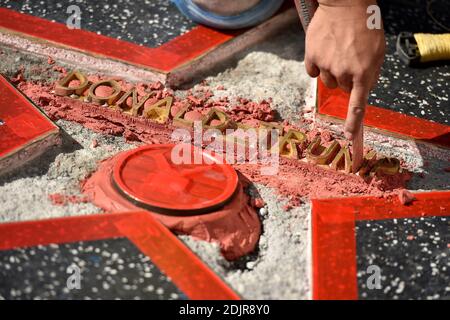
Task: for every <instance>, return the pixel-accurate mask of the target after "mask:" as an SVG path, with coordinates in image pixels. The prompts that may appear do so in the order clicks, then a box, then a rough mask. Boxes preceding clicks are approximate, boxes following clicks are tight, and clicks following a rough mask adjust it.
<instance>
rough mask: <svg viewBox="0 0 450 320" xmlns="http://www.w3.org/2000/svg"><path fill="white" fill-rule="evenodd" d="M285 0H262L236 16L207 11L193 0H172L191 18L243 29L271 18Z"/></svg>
mask: <svg viewBox="0 0 450 320" xmlns="http://www.w3.org/2000/svg"><path fill="white" fill-rule="evenodd" d="M283 1H284V0H261V1H260V2H259V3H258V4H257V5H256V6H254V7H253V8H251V9H249V10H247V11H244V12H242V13H240V14H238V15H234V16H221V15H217V14H214V13H212V12H209V11H206V10H204V9H202V8H201V7H199V6H198V5H196V4H195V3H194V2H193V1H192V0H172V2H173V3H175V5H176V6H177V7H178V9H179V10H180V11H181V12H182V13H183V14H184V15H185V16H187V17H188V18H189V19H191V20H193V21H195V22H197V23H200V24H204V25H207V26H210V27H213V28H218V29H241V28H246V27H251V26H254V25H257V24H259V23H261V22H263V21H264V20H266V19H268V18H270V17H271V16H272V15H273V14H274V13H275V12H277V10H278V9H279V8H280V7H281V5H282V4H283Z"/></svg>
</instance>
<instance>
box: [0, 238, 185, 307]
mask: <svg viewBox="0 0 450 320" xmlns="http://www.w3.org/2000/svg"><path fill="white" fill-rule="evenodd" d="M73 266H76V267H78V268H79V270H80V276H81V277H80V282H79V284H80V288H79V289H78V288H76V287H75V286H74V287H71V288H69V287H68V285H67V281H68V279H69V277H71V276H73V275H74V274H75V271H73V270H69V272H68V270H67V269H68V268H69V267H73ZM72 279H74V278H72ZM69 283H71V284H75V283H76V281H75V280H72V281H69ZM1 299H105V300H107V299H152V300H167V299H186V296H185V295H184V294H183V293H182V292H181V291H180V290H179V289H178V288H177V287H176V286H175V285H174V284H173V283H172V282H171V281H170V280H169V279H168V278H167V277H166V276H165V275H164V274H163V273H162V272H161V271H160V270H159V269H158V268H157V267H156V266H155V265H154V264H153V263H152V262H151V261H150V259H149V258H148V257H146V256H145V255H143V254H142V253H141V252H140V251H139V250H138V249H137V248H136V247H135V246H134V245H133V244H132V243H131V242H130V241H129V240H127V239H124V238H117V239H108V240H98V241H89V242H75V243H68V244H58V245H57V244H53V245H48V246H36V247H29V248H24V249H14V250H6V251H0V300H1Z"/></svg>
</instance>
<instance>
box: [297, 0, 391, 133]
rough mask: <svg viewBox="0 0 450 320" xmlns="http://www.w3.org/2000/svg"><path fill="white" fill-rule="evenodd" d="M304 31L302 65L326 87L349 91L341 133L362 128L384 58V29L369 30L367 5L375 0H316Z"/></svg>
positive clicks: (352, 131)
mask: <svg viewBox="0 0 450 320" xmlns="http://www.w3.org/2000/svg"><path fill="white" fill-rule="evenodd" d="M318 2H319V7H318V8H317V11H316V12H315V14H314V17H313V18H312V20H311V23H310V25H309V27H308V30H307V32H306V51H305V67H306V71H307V72H308V74H309V75H310V76H312V77H318V76H320V78H321V79H322V81H323V82H324V84H325V85H326V86H327V87H329V88H336V87H339V88H341V89H343V90H344V91H346V92H350V101H349V105H348V111H347V119H346V121H345V128H344V134H345V137H346V138H347V139H349V140H353V139H354V138H355V136H356V135H358V134H359V133H360V130H362V122H363V120H364V113H365V106H366V102H367V98H368V95H369V92H370V90H371V89H372V88H373V87H374V86H375V84H376V83H377V81H378V76H379V74H380V68H381V65H382V64H383V60H384V52H385V38H384V30H383V28H380V29H369V28H368V26H367V19H368V18H369V15H368V13H367V8H368V6H370V5H373V4H375V5H376V1H375V0H319V1H318Z"/></svg>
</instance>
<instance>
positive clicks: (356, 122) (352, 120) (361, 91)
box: [344, 84, 369, 140]
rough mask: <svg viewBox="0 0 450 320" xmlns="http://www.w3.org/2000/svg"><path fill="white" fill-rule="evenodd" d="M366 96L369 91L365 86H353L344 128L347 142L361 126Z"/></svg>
mask: <svg viewBox="0 0 450 320" xmlns="http://www.w3.org/2000/svg"><path fill="white" fill-rule="evenodd" d="M368 95H369V89H368V88H367V87H366V86H365V85H361V84H358V85H355V84H354V85H353V88H352V91H351V93H350V101H349V104H348V110H347V119H346V120H345V126H344V135H345V137H346V138H347V139H348V140H353V138H354V136H355V134H356V133H357V132H358V130H359V129H360V127H361V125H362V122H363V120H364V114H365V110H366V103H367V96H368Z"/></svg>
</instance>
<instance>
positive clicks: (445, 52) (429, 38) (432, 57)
mask: <svg viewBox="0 0 450 320" xmlns="http://www.w3.org/2000/svg"><path fill="white" fill-rule="evenodd" d="M414 38H415V39H416V42H417V47H418V48H419V52H420V62H429V61H437V60H450V33H445V34H427V33H415V34H414Z"/></svg>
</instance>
